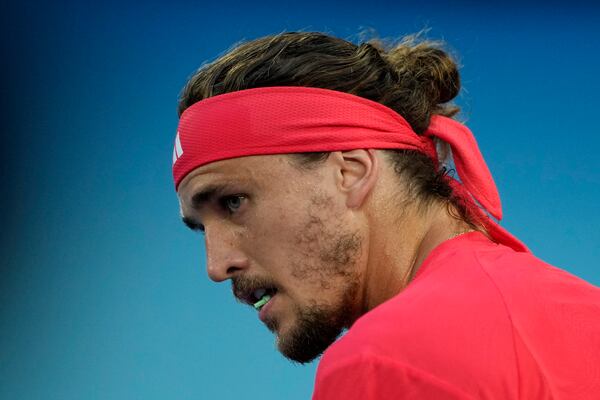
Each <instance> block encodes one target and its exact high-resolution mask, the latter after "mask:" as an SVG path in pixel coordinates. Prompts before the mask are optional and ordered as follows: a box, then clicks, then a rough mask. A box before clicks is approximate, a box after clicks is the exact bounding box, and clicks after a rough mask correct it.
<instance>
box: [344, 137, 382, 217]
mask: <svg viewBox="0 0 600 400" xmlns="http://www.w3.org/2000/svg"><path fill="white" fill-rule="evenodd" d="M338 155H339V157H337V160H338V161H339V162H340V182H339V184H340V189H341V190H342V191H344V192H345V194H346V206H348V207H349V208H359V207H361V206H362V205H363V203H364V202H365V200H366V199H367V197H368V195H369V193H371V191H372V190H373V188H374V187H375V183H376V182H377V176H378V173H379V161H378V157H377V154H376V150H373V149H358V150H350V151H341V152H339V153H338Z"/></svg>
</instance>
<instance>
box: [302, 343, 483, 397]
mask: <svg viewBox="0 0 600 400" xmlns="http://www.w3.org/2000/svg"><path fill="white" fill-rule="evenodd" d="M324 361H325V364H324V365H323V361H322V364H321V365H319V370H318V371H317V378H316V384H315V390H314V393H313V400H339V399H344V400H385V399H403V400H413V399H414V400H416V399H419V400H423V399H436V400H475V398H474V397H472V396H470V395H468V394H466V393H464V392H463V391H461V390H460V389H459V388H457V387H455V386H453V385H452V384H450V383H448V382H445V381H443V380H441V379H439V378H438V377H436V376H433V375H431V374H430V373H428V372H426V371H422V370H419V369H416V368H413V367H411V366H410V365H407V364H403V363H401V362H398V361H397V360H391V359H387V358H385V357H381V356H378V355H371V354H366V355H365V354H362V355H357V356H353V357H351V358H349V359H346V360H344V361H341V362H336V363H335V364H334V365H330V364H331V363H328V362H327V360H324Z"/></svg>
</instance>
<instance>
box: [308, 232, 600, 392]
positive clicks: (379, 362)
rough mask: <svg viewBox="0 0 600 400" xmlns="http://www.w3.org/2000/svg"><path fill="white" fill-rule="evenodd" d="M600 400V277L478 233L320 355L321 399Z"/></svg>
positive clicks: (440, 254) (457, 242) (449, 246)
mask: <svg viewBox="0 0 600 400" xmlns="http://www.w3.org/2000/svg"><path fill="white" fill-rule="evenodd" d="M329 399H336V400H337V399H340V400H352V399H357V400H358V399H361V400H369V399H378V400H382V399H436V400H438V399H440V400H441V399H444V400H445V399H473V400H475V399H502V400H507V399H553V400H564V399H573V400H575V399H576V400H584V399H594V400H598V399H600V288H598V287H596V286H593V285H591V284H590V283H587V282H585V281H583V280H581V279H579V278H577V277H575V276H573V275H571V274H569V273H567V272H565V271H563V270H560V269H558V268H555V267H553V266H551V265H548V264H546V263H544V262H543V261H541V260H539V259H537V258H535V257H534V256H533V255H532V254H530V253H519V252H515V251H513V250H512V249H510V248H508V247H506V246H502V245H499V244H495V243H493V242H491V241H490V240H488V239H487V238H486V237H485V236H484V235H482V234H481V233H477V232H472V233H468V234H465V235H462V236H459V237H457V238H455V239H452V240H448V241H446V242H444V243H442V244H441V245H439V246H438V247H437V248H435V249H434V250H433V251H432V252H431V253H430V254H429V256H428V257H427V259H426V260H425V261H424V263H423V264H422V266H421V267H420V269H419V271H418V272H417V275H416V276H415V278H414V280H413V281H412V282H411V283H410V284H409V285H408V286H407V287H406V288H405V289H404V290H403V291H402V292H401V293H399V294H398V295H397V296H395V297H394V298H392V299H390V300H389V301H387V302H385V303H383V304H381V305H380V306H378V307H376V308H375V309H373V310H372V311H370V312H368V313H367V314H365V315H363V316H362V317H361V318H360V319H358V320H357V321H356V322H355V324H354V325H353V326H352V328H351V329H350V330H349V331H348V332H347V333H346V335H344V336H343V337H342V338H341V339H340V340H338V341H337V342H336V343H335V344H333V345H332V346H331V347H330V348H329V349H328V350H327V351H326V352H325V354H324V355H323V358H322V360H321V362H320V364H319V367H318V370H317V377H316V386H315V391H314V394H313V400H329Z"/></svg>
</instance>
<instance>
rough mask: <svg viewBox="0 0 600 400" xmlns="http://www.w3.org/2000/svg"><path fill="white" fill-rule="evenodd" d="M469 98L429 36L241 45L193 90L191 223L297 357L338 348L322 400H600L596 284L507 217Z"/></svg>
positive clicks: (188, 132) (182, 139)
mask: <svg viewBox="0 0 600 400" xmlns="http://www.w3.org/2000/svg"><path fill="white" fill-rule="evenodd" d="M459 88H460V83H459V74H458V71H457V68H456V65H455V63H454V62H453V61H452V59H451V58H450V57H449V56H448V55H447V54H446V53H445V52H444V51H443V50H441V49H440V48H439V46H438V45H437V44H435V43H429V42H421V43H418V42H416V41H415V40H414V38H412V39H408V40H405V41H403V42H401V43H400V44H398V45H397V46H395V47H393V48H391V49H387V50H386V49H385V48H384V47H383V46H382V45H381V44H379V43H377V42H372V43H367V44H362V45H360V46H356V45H354V44H352V43H350V42H346V41H344V40H341V39H337V38H334V37H331V36H327V35H323V34H319V33H285V34H281V35H276V36H272V37H267V38H263V39H258V40H255V41H252V42H248V43H246V44H243V45H241V46H239V47H238V48H236V49H234V50H232V51H230V52H229V53H228V54H226V55H224V56H222V57H221V58H219V59H218V60H216V61H215V62H213V63H211V64H209V65H207V66H205V67H203V68H202V69H200V70H199V71H198V72H197V73H196V74H195V75H194V76H193V77H192V78H191V79H190V81H189V82H188V84H187V85H186V87H185V88H184V91H183V93H182V98H181V100H180V108H179V111H180V115H181V119H180V123H179V128H178V133H177V137H176V143H175V149H174V152H173V173H174V178H175V186H176V190H177V192H178V196H179V199H180V204H181V212H182V216H183V220H184V222H185V223H186V224H187V225H188V226H189V227H190V228H192V229H197V230H201V231H203V232H204V234H205V244H206V252H207V270H208V274H209V276H210V278H211V279H213V280H215V281H218V282H220V281H224V280H231V282H232V285H233V292H234V294H235V296H236V297H237V298H238V299H239V300H241V301H242V302H244V303H247V304H249V305H253V306H255V308H256V309H257V310H259V311H258V314H259V318H260V319H261V320H262V321H263V322H264V323H265V324H266V325H267V326H268V327H269V329H271V330H272V331H273V332H274V333H275V335H276V337H277V345H278V348H279V350H280V351H281V352H282V353H283V354H284V355H285V356H286V357H288V358H290V359H291V360H295V361H298V362H301V363H304V362H308V361H311V360H313V359H315V358H316V357H318V356H319V355H321V353H323V352H324V351H325V350H326V351H325V354H324V355H323V358H322V360H321V363H320V365H319V369H318V372H317V378H316V387H315V392H314V398H315V399H387V398H394V399H395V398H403V399H423V398H426V399H482V398H486V399H521V398H522V399H597V398H599V396H600V351H599V349H600V318H599V317H600V290H599V289H598V288H596V287H594V286H592V285H590V284H588V283H586V282H584V281H582V280H580V279H578V278H576V277H574V276H572V275H570V274H568V273H566V272H564V271H561V270H559V269H556V268H554V267H551V266H549V265H547V264H544V263H543V262H542V261H540V260H539V259H537V258H535V257H534V256H533V255H531V254H530V253H529V251H528V250H527V248H526V247H525V245H524V244H522V243H521V242H520V241H519V240H518V239H516V238H515V237H513V236H512V235H511V234H510V233H508V232H506V231H505V230H504V229H502V228H501V227H500V226H499V225H498V224H497V223H496V222H495V221H494V218H493V217H495V218H497V219H499V218H501V206H500V199H499V196H498V193H497V190H496V187H495V185H494V182H493V180H492V177H491V175H490V173H489V171H488V169H487V167H486V165H485V162H484V161H483V158H482V157H481V154H480V153H479V150H478V148H477V145H476V142H475V139H474V137H473V136H472V134H471V132H470V131H469V130H468V129H467V128H466V127H465V126H463V125H462V124H460V123H458V122H457V121H455V120H453V119H451V118H450V117H451V116H452V115H454V114H455V113H456V111H457V108H456V107H454V106H452V105H450V104H448V102H449V101H451V100H452V99H453V98H454V97H455V96H456V95H457V93H458V91H459ZM446 153H448V154H449V155H451V156H452V159H453V161H454V164H455V166H456V171H457V173H458V178H460V182H459V181H458V180H456V179H454V178H452V177H450V176H449V174H447V169H446V167H445V166H444V165H445V162H446V157H445V156H444V154H446ZM344 329H348V332H347V334H346V335H345V336H344V337H343V338H341V339H340V340H338V341H337V342H336V339H337V337H338V336H339V335H340V333H341V332H342V331H343V330H344Z"/></svg>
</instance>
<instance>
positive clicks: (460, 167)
mask: <svg viewBox="0 0 600 400" xmlns="http://www.w3.org/2000/svg"><path fill="white" fill-rule="evenodd" d="M426 135H427V136H435V137H437V138H440V139H442V140H443V141H444V142H446V143H448V144H449V145H450V148H451V149H452V157H453V158H454V165H455V166H456V172H458V176H459V177H460V180H461V182H462V184H461V183H459V182H458V181H457V180H455V179H452V178H451V181H450V184H451V186H452V188H453V190H454V191H455V193H456V194H457V195H458V196H461V197H462V198H463V199H464V200H465V202H466V205H467V207H468V210H469V212H470V213H472V214H473V216H474V217H475V219H476V220H478V221H479V222H480V223H482V224H483V226H484V227H485V229H486V231H487V232H488V234H489V235H490V237H491V238H492V239H493V240H495V241H496V242H498V243H502V244H504V245H505V246H508V247H511V248H512V249H514V250H516V251H521V252H529V249H528V248H527V246H525V244H523V242H521V241H520V240H519V239H517V238H516V237H515V236H513V235H512V234H511V233H510V232H508V231H507V230H506V229H504V228H502V227H501V226H500V225H498V223H497V222H496V221H494V220H493V219H492V218H490V217H489V216H488V215H487V214H486V213H485V212H484V211H483V210H482V209H481V208H479V207H478V206H477V205H476V204H475V203H474V202H473V199H474V200H476V201H477V202H478V203H479V204H480V205H481V206H482V207H483V208H484V209H485V210H486V211H487V212H488V213H489V214H491V215H492V216H493V217H495V218H496V219H498V220H500V219H501V218H502V205H501V204H500V195H499V194H498V189H497V188H496V184H495V183H494V180H493V178H492V174H491V173H490V170H489V169H488V167H487V165H486V164H485V161H484V160H483V156H482V155H481V152H480V151H479V147H477V142H476V141H475V137H474V136H473V134H472V133H471V131H470V130H469V128H467V127H466V126H464V125H463V124H461V123H460V122H457V121H455V120H453V119H451V118H447V117H443V116H441V115H434V116H432V117H431V124H430V125H429V128H428V130H427V132H426Z"/></svg>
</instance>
